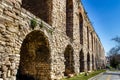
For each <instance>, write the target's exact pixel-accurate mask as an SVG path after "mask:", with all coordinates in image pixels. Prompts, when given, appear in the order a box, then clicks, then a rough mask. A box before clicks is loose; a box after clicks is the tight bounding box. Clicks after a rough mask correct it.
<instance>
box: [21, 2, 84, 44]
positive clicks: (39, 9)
mask: <svg viewBox="0 0 120 80" xmlns="http://www.w3.org/2000/svg"><path fill="white" fill-rule="evenodd" d="M22 7H23V8H25V9H26V10H28V11H30V12H31V13H32V14H34V15H35V16H37V17H39V18H41V19H42V20H44V21H45V22H47V23H48V24H50V25H52V9H53V3H52V0H22ZM73 13H74V7H73V0H66V35H67V36H68V37H69V38H70V39H73ZM79 25H80V27H79V33H80V41H81V42H80V43H81V44H82V43H83V40H82V39H83V38H82V37H83V34H82V32H83V30H82V29H83V28H82V26H83V18H82V15H81V14H79Z"/></svg>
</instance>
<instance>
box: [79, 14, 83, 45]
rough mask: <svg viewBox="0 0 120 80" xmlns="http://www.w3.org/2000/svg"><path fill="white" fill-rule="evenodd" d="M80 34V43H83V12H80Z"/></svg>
mask: <svg viewBox="0 0 120 80" xmlns="http://www.w3.org/2000/svg"><path fill="white" fill-rule="evenodd" d="M79 34H80V44H82V45H83V17H82V14H81V13H79Z"/></svg>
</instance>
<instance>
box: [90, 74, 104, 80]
mask: <svg viewBox="0 0 120 80" xmlns="http://www.w3.org/2000/svg"><path fill="white" fill-rule="evenodd" d="M103 73H105V72H102V73H100V74H98V75H96V76H94V77H92V78H90V79H88V80H97V79H98V78H99V77H100V76H101V75H103Z"/></svg>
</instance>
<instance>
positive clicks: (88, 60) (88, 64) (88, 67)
mask: <svg viewBox="0 0 120 80" xmlns="http://www.w3.org/2000/svg"><path fill="white" fill-rule="evenodd" d="M87 70H88V71H89V70H90V53H89V52H88V53H87Z"/></svg>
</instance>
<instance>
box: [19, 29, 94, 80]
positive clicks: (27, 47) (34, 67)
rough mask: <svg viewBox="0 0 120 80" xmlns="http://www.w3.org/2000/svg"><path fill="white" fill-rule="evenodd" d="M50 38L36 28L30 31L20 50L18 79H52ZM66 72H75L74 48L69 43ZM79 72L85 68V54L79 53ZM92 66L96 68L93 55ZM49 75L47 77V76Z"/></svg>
mask: <svg viewBox="0 0 120 80" xmlns="http://www.w3.org/2000/svg"><path fill="white" fill-rule="evenodd" d="M50 52H51V50H50V46H49V41H48V38H47V37H46V36H45V34H44V33H43V32H41V31H38V30H35V31H32V32H31V33H29V34H28V35H27V36H26V38H25V39H24V40H23V43H22V47H21V51H20V65H19V70H18V74H17V80H51V79H50V71H51V69H50V68H51V59H50ZM64 59H65V62H64V64H65V72H64V75H65V76H68V75H69V74H73V73H75V66H74V65H75V58H74V49H73V47H72V46H71V45H67V47H66V49H65V51H64ZM79 65H80V67H79V70H80V71H79V72H84V70H85V54H84V53H83V50H81V51H80V53H79ZM92 65H93V66H92V67H93V68H94V56H93V55H92ZM87 66H88V67H87V69H88V70H90V54H89V53H88V54H87ZM46 76H47V77H46Z"/></svg>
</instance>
